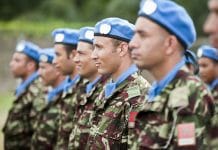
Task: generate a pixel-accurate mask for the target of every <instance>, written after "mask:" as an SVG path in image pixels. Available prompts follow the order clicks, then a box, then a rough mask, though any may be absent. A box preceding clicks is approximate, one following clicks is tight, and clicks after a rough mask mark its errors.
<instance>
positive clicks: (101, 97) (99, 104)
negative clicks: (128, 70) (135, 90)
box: [96, 72, 138, 109]
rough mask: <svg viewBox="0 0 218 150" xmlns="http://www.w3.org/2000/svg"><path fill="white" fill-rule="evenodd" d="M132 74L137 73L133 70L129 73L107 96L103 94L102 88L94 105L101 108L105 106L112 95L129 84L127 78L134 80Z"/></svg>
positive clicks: (135, 74)
mask: <svg viewBox="0 0 218 150" xmlns="http://www.w3.org/2000/svg"><path fill="white" fill-rule="evenodd" d="M134 76H138V73H137V72H135V73H134V74H132V75H130V76H129V77H128V78H127V79H126V80H125V81H124V82H122V83H121V84H120V85H119V86H118V87H117V88H116V89H115V91H114V92H113V93H112V94H111V95H110V96H109V97H107V98H106V97H105V95H104V90H102V92H101V93H100V95H99V97H98V101H96V106H97V109H103V108H104V107H105V104H106V103H108V102H109V101H110V100H111V99H112V97H113V96H114V95H115V94H116V93H118V92H120V91H121V90H122V89H123V88H125V87H126V86H128V84H129V82H128V81H129V80H131V81H132V80H134V78H135V77H134ZM104 89H105V86H104Z"/></svg>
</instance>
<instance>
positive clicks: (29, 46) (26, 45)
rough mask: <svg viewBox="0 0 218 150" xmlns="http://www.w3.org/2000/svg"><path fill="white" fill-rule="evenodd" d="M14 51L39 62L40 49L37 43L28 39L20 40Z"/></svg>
mask: <svg viewBox="0 0 218 150" xmlns="http://www.w3.org/2000/svg"><path fill="white" fill-rule="evenodd" d="M15 50H16V52H20V53H24V54H25V55H27V56H28V57H30V58H31V59H33V60H34V61H36V62H37V63H38V62H39V51H40V50H41V49H40V48H39V47H38V46H37V45H35V44H33V43H32V42H29V41H20V42H18V44H17V45H16V49H15Z"/></svg>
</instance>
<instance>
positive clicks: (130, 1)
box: [105, 0, 139, 23]
mask: <svg viewBox="0 0 218 150" xmlns="http://www.w3.org/2000/svg"><path fill="white" fill-rule="evenodd" d="M138 5H139V2H138V1H137V0H111V1H110V3H109V4H108V6H107V9H106V12H105V13H106V15H107V16H108V17H109V16H116V17H121V18H125V19H128V20H129V21H131V22H133V23H134V22H135V20H136V17H137V11H138V7H139V6H138Z"/></svg>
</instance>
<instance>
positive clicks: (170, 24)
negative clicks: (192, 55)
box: [138, 0, 196, 49]
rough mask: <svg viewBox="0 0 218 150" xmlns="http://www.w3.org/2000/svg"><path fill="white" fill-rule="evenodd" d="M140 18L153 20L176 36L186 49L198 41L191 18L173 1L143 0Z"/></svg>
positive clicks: (139, 13)
mask: <svg viewBox="0 0 218 150" xmlns="http://www.w3.org/2000/svg"><path fill="white" fill-rule="evenodd" d="M138 16H143V17H146V18H148V19H150V20H152V21H153V22H155V23H157V24H158V25H160V26H161V27H163V28H164V29H166V30H167V31H168V32H169V33H171V34H173V35H175V36H176V37H177V39H178V40H179V41H180V43H181V44H182V45H183V46H184V48H185V49H187V48H190V47H191V46H192V44H193V43H194V42H195V40H196V30H195V26H194V23H193V21H192V19H191V17H190V16H189V14H188V13H187V12H186V10H185V9H184V8H183V7H181V6H179V5H178V4H176V3H175V2H173V1H171V0H142V1H141V4H140V10H139V12H138Z"/></svg>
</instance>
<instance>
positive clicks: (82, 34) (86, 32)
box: [79, 27, 94, 44]
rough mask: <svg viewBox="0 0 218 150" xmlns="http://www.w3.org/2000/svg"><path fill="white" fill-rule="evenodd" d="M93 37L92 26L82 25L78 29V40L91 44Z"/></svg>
mask: <svg viewBox="0 0 218 150" xmlns="http://www.w3.org/2000/svg"><path fill="white" fill-rule="evenodd" d="M93 39H94V28H93V27H83V28H80V30H79V41H83V42H88V43H90V44H93Z"/></svg>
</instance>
